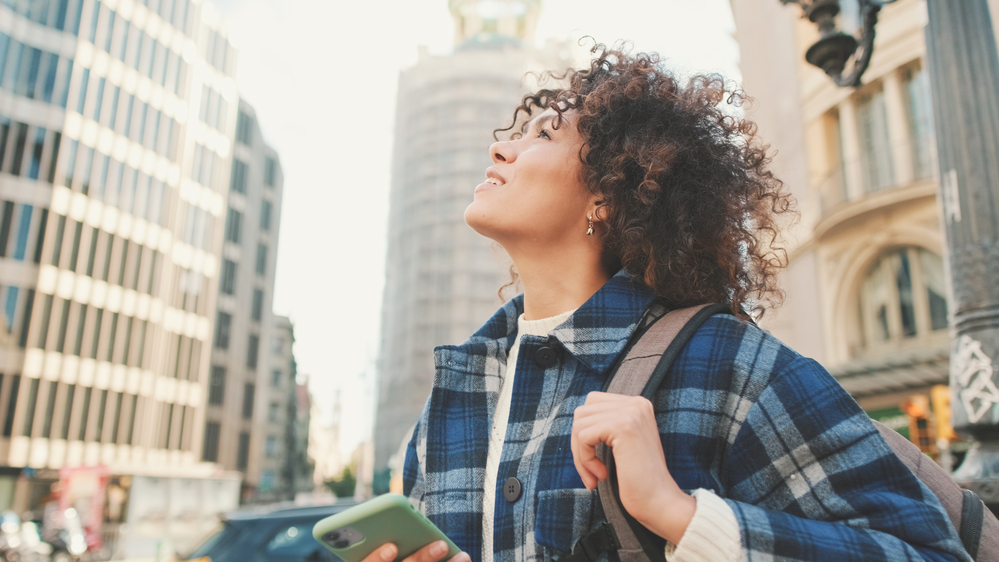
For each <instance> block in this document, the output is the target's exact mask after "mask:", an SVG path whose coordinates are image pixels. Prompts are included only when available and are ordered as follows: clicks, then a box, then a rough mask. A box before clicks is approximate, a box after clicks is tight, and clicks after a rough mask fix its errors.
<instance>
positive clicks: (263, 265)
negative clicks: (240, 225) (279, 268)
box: [254, 244, 267, 275]
mask: <svg viewBox="0 0 999 562" xmlns="http://www.w3.org/2000/svg"><path fill="white" fill-rule="evenodd" d="M254 269H255V270H256V272H257V275H264V274H265V273H267V244H257V263H256V267H254Z"/></svg>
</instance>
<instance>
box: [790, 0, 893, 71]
mask: <svg viewBox="0 0 999 562" xmlns="http://www.w3.org/2000/svg"><path fill="white" fill-rule="evenodd" d="M780 1H781V2H783V3H784V4H797V5H799V6H801V8H802V9H803V10H804V12H805V17H807V18H808V19H809V20H811V21H812V23H814V24H816V25H817V26H818V27H819V34H820V35H821V37H819V40H818V41H816V42H815V44H814V45H812V46H811V47H809V48H808V51H807V52H806V53H805V60H806V61H808V62H809V63H810V64H813V65H815V66H817V67H819V68H821V69H822V70H823V71H824V72H825V73H826V74H828V75H829V77H830V78H832V79H833V82H835V83H836V85H837V86H841V87H852V88H856V87H858V86H860V77H861V76H862V75H863V74H864V71H865V70H867V65H869V64H870V63H871V53H873V52H874V25H875V24H876V23H878V12H879V11H880V10H881V6H883V5H885V4H888V3H891V2H893V1H894V0H851V1H854V2H856V3H857V8H858V12H859V16H860V20H861V23H862V28H861V33H860V38H859V39H858V38H856V37H854V36H853V35H850V34H849V33H844V32H842V31H840V30H838V29H837V28H836V16H838V15H839V13H840V3H839V0H780ZM851 58H852V59H853V67H852V69H851V70H850V73H849V74H847V75H845V76H844V75H843V70H845V69H846V63H847V62H849V60H850V59H851Z"/></svg>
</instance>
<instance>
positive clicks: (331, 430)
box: [308, 393, 346, 493]
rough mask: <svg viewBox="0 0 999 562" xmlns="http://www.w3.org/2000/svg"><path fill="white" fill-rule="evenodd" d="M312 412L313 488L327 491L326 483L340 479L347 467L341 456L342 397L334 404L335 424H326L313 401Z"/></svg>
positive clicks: (310, 446) (311, 451) (309, 451)
mask: <svg viewBox="0 0 999 562" xmlns="http://www.w3.org/2000/svg"><path fill="white" fill-rule="evenodd" d="M311 408H312V412H311V415H310V417H309V423H310V427H309V444H308V454H309V459H310V460H311V461H312V463H313V466H314V467H315V470H314V471H313V473H312V488H313V490H314V491H317V493H319V491H322V490H325V488H326V482H328V481H330V480H333V479H334V478H338V477H339V476H340V475H341V474H343V469H344V468H345V467H346V464H345V463H344V460H343V458H342V455H341V454H340V420H341V410H340V396H339V393H337V397H336V399H335V400H334V403H333V422H332V423H331V424H325V423H324V422H323V418H322V412H321V411H320V410H319V404H318V403H317V402H316V401H315V400H314V399H313V400H312V406H311Z"/></svg>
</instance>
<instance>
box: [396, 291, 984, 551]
mask: <svg viewBox="0 0 999 562" xmlns="http://www.w3.org/2000/svg"><path fill="white" fill-rule="evenodd" d="M653 298H654V297H653V295H652V293H651V292H650V291H649V290H648V289H647V288H646V287H645V286H644V285H642V284H641V283H639V282H636V281H634V280H633V279H632V278H630V277H628V276H627V275H625V274H624V273H619V274H618V275H616V276H614V277H613V278H612V279H611V280H610V281H608V282H607V284H605V285H604V287H602V288H601V289H600V290H599V291H598V292H597V293H596V294H594V295H593V296H592V297H591V298H590V299H589V300H588V301H587V302H586V303H585V304H583V306H581V307H580V308H579V309H578V310H577V311H576V312H575V313H573V314H572V316H571V317H570V318H569V319H568V320H566V321H565V323H563V324H562V325H560V326H559V327H558V328H556V329H555V330H554V331H553V332H551V334H550V335H549V337H548V338H543V337H535V336H524V337H523V339H522V341H521V344H520V345H521V348H520V354H519V359H518V361H517V366H516V368H517V377H516V378H515V379H514V389H513V401H512V404H511V408H510V420H509V426H508V428H507V433H506V443H505V445H504V447H503V453H502V456H501V460H500V466H499V477H498V481H497V484H498V485H497V489H495V490H489V493H492V494H495V495H496V502H495V505H496V510H495V514H494V519H495V523H494V526H495V538H494V559H495V560H497V561H500V560H502V561H518V562H529V561H535V560H537V561H546V562H547V561H550V560H553V559H554V558H556V557H558V556H560V555H564V554H567V553H568V552H569V551H570V550H571V548H572V545H573V544H574V542H575V541H576V540H577V539H579V538H580V537H581V536H583V535H585V534H586V533H587V532H589V530H591V529H592V528H593V527H594V526H595V525H596V524H597V523H599V522H600V521H601V520H602V519H603V512H602V509H601V507H600V501H599V499H598V498H597V496H596V492H595V491H588V490H586V489H585V488H583V484H582V481H581V480H580V478H579V475H578V473H577V472H576V468H575V467H574V465H573V462H572V452H571V451H570V449H569V435H570V431H571V428H572V414H573V411H574V410H575V409H576V407H577V406H580V405H581V404H582V403H583V401H584V400H585V399H586V395H587V393H589V392H592V391H598V390H600V389H601V388H602V387H603V384H604V381H605V380H606V377H607V376H608V374H609V370H610V369H611V367H612V366H613V365H614V362H615V360H616V359H617V358H618V356H619V355H620V354H621V352H622V350H623V349H624V347H625V346H626V344H627V342H628V340H629V338H630V336H631V335H632V333H633V332H634V330H635V328H636V325H637V324H638V322H639V320H640V319H641V317H642V315H643V313H644V311H645V310H646V309H647V308H648V306H649V304H650V303H651V302H652V300H653ZM522 312H523V301H522V298H521V297H518V298H516V299H514V300H512V301H510V302H508V303H507V304H506V305H505V306H503V307H502V308H501V309H500V310H499V311H498V312H497V313H496V314H495V315H494V316H493V318H492V319H491V320H489V321H488V322H487V323H486V324H485V325H484V326H483V327H482V328H481V329H480V330H479V331H478V332H476V333H475V334H474V335H473V336H472V337H471V338H469V339H468V341H466V342H465V343H463V344H462V345H459V346H441V347H438V348H437V349H436V350H435V362H436V369H437V371H436V376H435V379H434V385H433V390H432V392H431V395H430V398H429V400H428V402H427V405H426V407H425V408H424V411H423V414H422V415H421V417H420V420H419V422H418V423H417V426H416V429H415V430H414V433H413V438H412V440H411V442H410V444H409V448H408V452H407V455H406V463H405V470H404V491H405V493H406V494H407V495H408V496H409V498H410V501H411V502H413V503H414V505H416V506H417V507H418V508H419V509H421V510H422V511H423V512H424V513H425V514H426V515H427V517H428V518H429V519H430V520H431V521H433V522H434V523H435V524H436V525H437V526H438V527H439V528H440V529H442V530H443V531H444V533H446V534H447V535H448V536H449V537H450V538H451V539H452V540H453V541H454V542H455V544H457V545H458V546H459V547H460V548H461V549H462V550H464V551H465V552H467V553H469V555H470V556H471V557H472V560H473V561H474V562H480V561H481V558H482V556H481V545H482V498H483V495H482V494H483V486H484V480H485V478H484V475H485V466H486V452H487V449H488V443H489V433H490V429H491V424H492V420H493V414H494V411H495V409H496V402H497V398H498V395H499V388H500V382H501V380H502V377H503V375H504V373H505V369H506V357H507V351H508V350H509V349H510V346H511V345H512V344H513V341H514V338H515V337H517V333H516V331H517V318H518V316H519V315H520V314H521V313H522ZM542 346H548V347H551V348H553V349H555V350H556V352H557V355H558V362H557V364H555V365H553V366H551V367H548V368H544V367H541V366H539V365H538V364H537V363H536V362H535V360H534V355H535V352H536V351H537V350H538V349H539V348H540V347H542ZM654 403H655V404H654V405H655V411H656V418H657V420H658V422H659V428H660V432H661V437H662V444H663V450H664V452H665V456H666V464H667V466H668V467H669V470H670V474H672V476H673V477H674V478H675V479H676V481H677V483H678V484H679V485H680V487H681V488H683V489H686V490H694V489H697V488H705V489H709V490H712V491H714V492H715V493H716V494H717V495H718V496H720V497H722V498H724V499H725V500H726V502H727V503H728V505H729V506H731V508H732V510H733V511H734V512H735V516H736V519H737V521H738V523H739V527H740V532H741V536H742V547H743V549H744V550H745V552H746V556H747V558H748V560H773V559H779V560H835V561H836V562H844V561H847V560H921V559H926V560H970V558H969V557H968V555H967V554H966V553H965V552H964V550H963V548H962V547H961V543H960V541H959V539H958V537H957V533H956V531H954V528H953V526H952V525H951V524H950V522H949V520H948V519H947V516H946V514H945V513H944V511H943V508H942V507H941V506H940V504H939V502H938V501H937V499H936V497H935V496H934V495H933V494H932V492H930V491H929V490H928V489H927V488H926V487H925V486H923V484H922V483H921V482H920V481H919V480H918V479H917V478H916V477H915V476H913V475H912V473H911V472H910V471H909V470H908V469H907V468H906V467H905V466H904V465H903V464H902V463H901V462H900V461H899V460H898V459H897V458H896V457H895V456H894V455H893V454H892V452H891V450H890V448H889V447H888V445H887V444H886V443H885V441H884V440H883V439H882V438H881V437H880V435H879V434H878V431H877V430H876V429H875V428H874V426H873V425H872V424H871V423H870V421H869V418H868V417H867V416H866V415H865V414H864V412H863V411H862V410H861V409H860V408H859V407H858V405H857V403H856V402H855V401H854V400H853V399H852V398H851V397H850V396H849V395H848V394H847V393H846V392H845V391H844V390H843V389H842V387H840V386H839V384H838V383H837V382H836V381H835V380H834V379H833V378H832V377H831V376H830V375H829V374H828V373H827V372H826V371H825V370H824V369H823V368H822V367H821V366H819V365H818V364H817V363H816V362H815V361H812V360H810V359H806V358H804V357H802V356H800V355H798V354H797V353H795V352H794V351H792V350H791V349H790V348H788V347H787V346H785V345H783V344H782V343H781V342H779V341H777V340H776V339H775V338H773V337H771V336H770V335H769V334H767V333H766V332H764V331H762V330H760V329H758V328H756V327H755V326H753V325H751V324H748V323H745V322H741V321H739V320H737V319H735V318H734V317H731V316H727V315H716V316H714V317H712V318H710V319H709V320H708V321H707V322H706V323H705V324H704V325H703V326H702V327H701V328H700V329H699V330H698V332H697V333H696V334H695V336H694V337H693V339H692V340H691V341H690V343H689V344H688V345H687V346H686V347H685V349H684V350H683V352H682V353H681V354H680V355H679V357H678V358H677V360H676V362H675V363H674V365H673V367H672V369H671V371H670V373H669V374H668V376H667V378H666V380H665V382H664V383H663V385H662V388H661V389H660V390H659V392H658V394H657V395H656V399H655V401H654ZM511 476H515V477H517V478H518V479H519V480H520V482H521V484H522V486H523V493H522V495H521V497H520V498H519V499H518V500H517V501H516V502H514V503H510V502H508V501H506V500H505V499H504V497H503V494H502V490H501V487H502V484H503V482H504V480H506V479H507V478H509V477H511ZM664 508H665V509H668V506H664ZM664 544H665V543H664ZM601 559H608V560H616V559H617V555H616V553H614V554H610V555H603V556H601Z"/></svg>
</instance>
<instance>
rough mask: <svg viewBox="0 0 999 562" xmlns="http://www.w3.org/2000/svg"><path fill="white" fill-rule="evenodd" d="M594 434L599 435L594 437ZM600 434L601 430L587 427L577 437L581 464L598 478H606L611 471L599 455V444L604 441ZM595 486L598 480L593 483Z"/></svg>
mask: <svg viewBox="0 0 999 562" xmlns="http://www.w3.org/2000/svg"><path fill="white" fill-rule="evenodd" d="M594 435H595V436H597V437H596V439H594V438H593V437H592V436H594ZM599 435H600V432H599V430H595V429H585V430H581V431H580V432H579V433H578V434H577V436H576V439H577V443H578V450H579V455H578V456H579V466H580V467H581V468H582V469H583V470H585V471H586V472H588V473H589V474H592V475H593V477H594V478H596V479H597V480H604V479H606V478H607V477H608V476H609V475H610V471H608V470H607V465H605V464H604V463H603V461H602V460H600V458H599V457H597V445H598V444H600V443H602V442H604V441H603V439H601V438H600V437H599ZM593 486H594V487H595V486H596V482H594V483H593Z"/></svg>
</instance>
